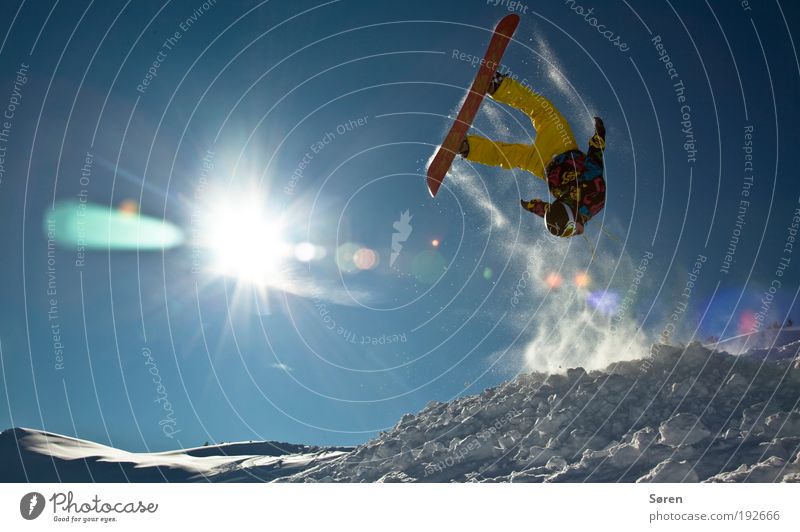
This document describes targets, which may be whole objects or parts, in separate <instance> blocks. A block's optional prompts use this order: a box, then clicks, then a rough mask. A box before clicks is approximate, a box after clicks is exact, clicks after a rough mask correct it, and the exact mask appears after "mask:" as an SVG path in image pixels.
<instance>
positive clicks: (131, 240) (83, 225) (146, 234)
mask: <svg viewBox="0 0 800 532" xmlns="http://www.w3.org/2000/svg"><path fill="white" fill-rule="evenodd" d="M138 211H139V207H138V205H137V206H136V211H135V212H133V213H131V212H128V211H125V212H123V211H121V210H119V209H111V208H109V207H107V206H103V205H96V204H93V203H80V202H77V201H64V202H58V203H56V206H55V207H54V208H53V209H52V210H49V211H46V212H45V215H44V224H43V225H44V232H45V235H47V237H48V239H49V238H53V239H54V240H55V242H56V243H57V244H58V245H60V246H63V247H81V248H84V249H114V250H126V249H129V250H133V249H139V250H154V249H165V248H172V247H175V246H178V245H180V244H181V243H183V238H184V237H183V231H181V230H180V229H179V228H178V227H177V226H176V225H174V224H172V223H170V222H167V221H165V220H160V219H158V218H153V217H151V216H145V215H142V214H138Z"/></svg>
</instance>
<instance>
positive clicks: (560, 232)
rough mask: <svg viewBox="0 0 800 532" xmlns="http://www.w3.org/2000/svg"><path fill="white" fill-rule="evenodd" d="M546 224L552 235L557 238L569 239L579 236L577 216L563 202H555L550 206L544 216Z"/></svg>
mask: <svg viewBox="0 0 800 532" xmlns="http://www.w3.org/2000/svg"><path fill="white" fill-rule="evenodd" d="M544 224H545V226H547V230H548V231H550V234H552V235H555V236H560V237H564V238H569V237H571V236H575V235H576V234H578V231H577V229H578V223H577V222H576V220H575V214H573V212H572V209H570V208H569V205H567V204H566V203H564V202H563V201H555V202H553V203H551V204H550V207H549V208H548V209H547V211H545V214H544Z"/></svg>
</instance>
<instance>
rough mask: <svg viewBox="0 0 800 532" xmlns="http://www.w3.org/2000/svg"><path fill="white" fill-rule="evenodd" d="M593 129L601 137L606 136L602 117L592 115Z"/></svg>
mask: <svg viewBox="0 0 800 532" xmlns="http://www.w3.org/2000/svg"><path fill="white" fill-rule="evenodd" d="M594 130H595V131H596V132H597V134H598V135H600V136H601V137H603V138H606V126H605V125H604V124H603V119H602V118H600V117H599V116H596V117H594Z"/></svg>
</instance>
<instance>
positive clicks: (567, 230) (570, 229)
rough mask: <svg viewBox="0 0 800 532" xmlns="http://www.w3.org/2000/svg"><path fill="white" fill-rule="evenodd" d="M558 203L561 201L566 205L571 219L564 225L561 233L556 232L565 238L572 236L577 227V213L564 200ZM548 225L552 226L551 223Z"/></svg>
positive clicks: (565, 208) (565, 207)
mask: <svg viewBox="0 0 800 532" xmlns="http://www.w3.org/2000/svg"><path fill="white" fill-rule="evenodd" d="M556 203H560V204H561V205H563V206H564V210H565V211H567V217H569V221H568V222H567V223H566V224H565V225H564V227H563V228H561V232H560V233H559V234H556V235H555V236H559V237H563V238H569V237H571V236H574V235H575V230H576V228H577V222H576V221H575V215H574V214H573V213H572V209H570V208H569V205H567V204H566V203H564V202H563V201H557V202H556ZM551 208H552V207H551ZM545 221H547V220H545ZM548 226H550V224H548ZM550 227H552V226H550Z"/></svg>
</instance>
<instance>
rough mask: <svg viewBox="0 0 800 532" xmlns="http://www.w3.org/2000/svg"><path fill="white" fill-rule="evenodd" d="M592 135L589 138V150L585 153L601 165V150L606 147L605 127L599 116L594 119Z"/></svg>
mask: <svg viewBox="0 0 800 532" xmlns="http://www.w3.org/2000/svg"><path fill="white" fill-rule="evenodd" d="M594 120H595V121H594V135H592V138H590V139H589V150H588V151H587V153H586V155H588V156H589V157H591V158H592V159H593V160H594V161H595V162H597V164H599V165H600V167H601V168H602V167H603V150H605V149H606V128H605V126H604V125H603V121H602V120H601V119H600V118H597V117H595V119H594Z"/></svg>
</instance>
